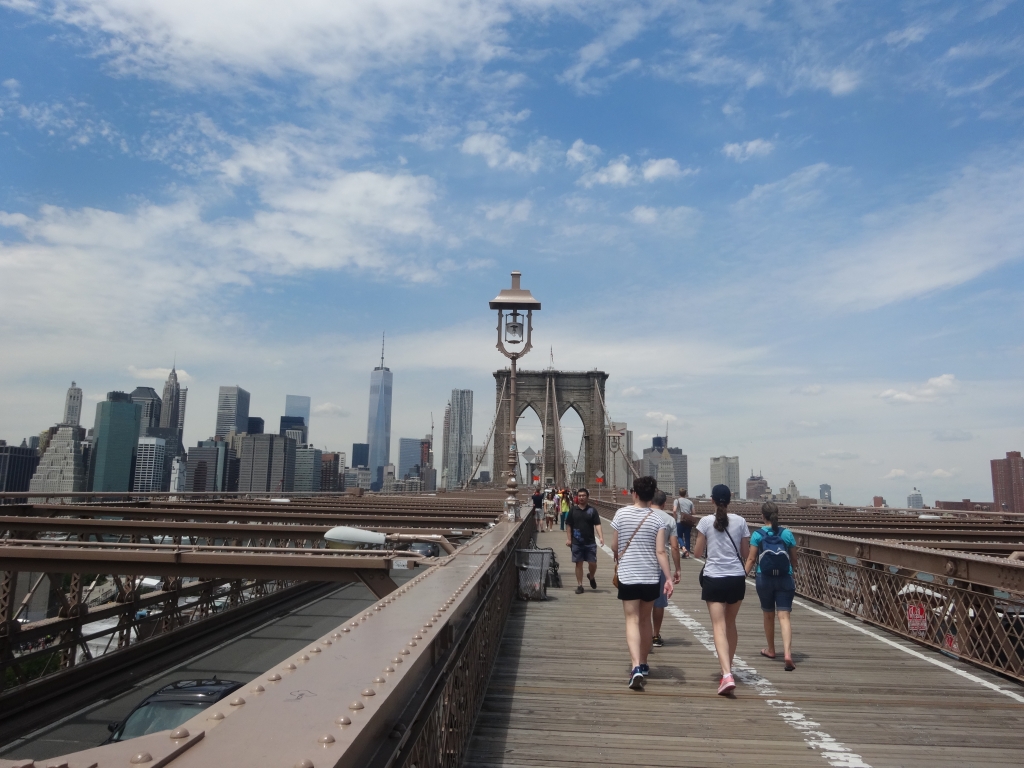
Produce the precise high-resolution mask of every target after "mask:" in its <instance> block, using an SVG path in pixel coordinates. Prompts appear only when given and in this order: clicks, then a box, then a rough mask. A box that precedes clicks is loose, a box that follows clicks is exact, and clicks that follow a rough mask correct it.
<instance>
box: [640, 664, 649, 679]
mask: <svg viewBox="0 0 1024 768" xmlns="http://www.w3.org/2000/svg"><path fill="white" fill-rule="evenodd" d="M640 674H642V675H643V676H644V677H647V676H648V675H649V674H651V668H650V667H649V666H647V665H646V664H641V665H640Z"/></svg>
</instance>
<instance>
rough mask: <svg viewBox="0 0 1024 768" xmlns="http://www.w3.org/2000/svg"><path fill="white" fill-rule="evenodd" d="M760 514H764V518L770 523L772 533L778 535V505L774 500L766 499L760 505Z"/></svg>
mask: <svg viewBox="0 0 1024 768" xmlns="http://www.w3.org/2000/svg"><path fill="white" fill-rule="evenodd" d="M761 514H762V515H764V519H765V520H767V521H768V522H769V523H771V526H772V533H774V534H775V535H778V533H779V505H778V504H776V503H775V502H774V501H766V502H765V503H764V504H762V505H761Z"/></svg>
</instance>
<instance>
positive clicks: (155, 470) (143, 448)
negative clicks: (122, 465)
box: [132, 437, 166, 493]
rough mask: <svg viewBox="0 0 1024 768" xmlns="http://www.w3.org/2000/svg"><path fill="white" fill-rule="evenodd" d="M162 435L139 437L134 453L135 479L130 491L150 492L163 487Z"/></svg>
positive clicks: (163, 445)
mask: <svg viewBox="0 0 1024 768" xmlns="http://www.w3.org/2000/svg"><path fill="white" fill-rule="evenodd" d="M165 450H166V442H165V441H164V439H163V438H162V437H140V438H139V447H138V450H137V452H136V455H135V480H134V481H133V482H132V491H134V492H135V493H150V492H152V491H162V490H163V489H164V452H165Z"/></svg>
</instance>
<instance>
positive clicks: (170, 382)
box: [157, 366, 188, 456]
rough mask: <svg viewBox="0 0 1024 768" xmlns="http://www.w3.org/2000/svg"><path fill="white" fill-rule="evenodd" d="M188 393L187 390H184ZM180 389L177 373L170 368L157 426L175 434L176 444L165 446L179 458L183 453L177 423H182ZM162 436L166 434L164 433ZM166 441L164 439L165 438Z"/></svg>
mask: <svg viewBox="0 0 1024 768" xmlns="http://www.w3.org/2000/svg"><path fill="white" fill-rule="evenodd" d="M184 391H186V392H187V391H188V390H184ZM181 393H182V389H181V386H180V385H179V384H178V371H177V370H176V368H175V366H171V372H170V373H169V374H167V381H165V382H164V394H163V397H162V398H161V403H162V407H161V411H160V423H159V424H158V425H157V426H159V427H160V428H161V429H164V430H174V431H175V433H177V438H178V444H175V445H172V444H171V443H168V444H167V450H168V451H173V453H174V455H175V456H179V455H181V454H182V453H184V451H183V446H181V445H180V443H181V430H180V427H181V425H180V424H179V423H178V422H179V421H180V422H181V423H182V424H183V423H184V416H185V414H184V402H183V399H182V396H181ZM163 434H167V433H166V432H165V433H163ZM165 440H166V438H165Z"/></svg>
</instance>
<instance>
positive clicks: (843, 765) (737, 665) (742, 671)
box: [601, 545, 871, 768]
mask: <svg viewBox="0 0 1024 768" xmlns="http://www.w3.org/2000/svg"><path fill="white" fill-rule="evenodd" d="M601 549H603V550H604V551H605V553H606V554H607V555H608V556H609V557H614V554H613V552H612V550H611V548H610V547H608V546H606V545H601ZM667 610H668V612H669V613H670V614H672V616H673V617H674V618H675V619H676V621H678V622H679V623H680V624H682V625H683V626H684V627H686V628H687V629H688V630H690V632H691V633H692V634H693V636H694V637H695V638H696V639H697V642H699V643H700V644H701V645H703V646H704V647H705V648H707V649H708V650H709V651H711V653H712V655H714V657H715V658H716V659H717V658H718V652H717V651H716V650H715V638H714V636H713V635H712V634H711V632H709V631H708V630H707V629H705V628H704V625H703V624H701V623H700V622H699V621H697V620H696V619H695V618H693V617H692V616H690V614H688V613H687V612H686V611H684V610H683V609H682V608H680V607H679V606H678V605H676V604H675V603H672V602H670V603H669V604H668V609H667ZM733 672H734V673H735V674H736V677H738V678H739V679H740V681H741V682H742V683H744V684H746V685H750V686H752V687H753V688H754V689H755V690H757V693H758V695H759V696H761V697H762V698H763V699H764V701H765V704H767V705H768V706H769V707H771V708H772V709H773V710H775V711H776V712H777V713H778V715H779V717H781V718H782V719H783V720H784V721H785V722H786V723H787V724H788V725H789V726H790V727H791V728H793V730H795V731H796V732H797V733H799V734H800V735H801V736H802V737H803V740H804V743H805V744H807V746H808V747H809V748H811V749H814V750H817V751H818V752H819V753H820V754H821V756H822V757H823V758H825V761H826V762H827V763H828V764H829V765H831V766H836V767H837V768H871V766H870V764H869V763H867V762H865V761H864V758H862V757H861V756H860V755H858V754H856V753H855V752H854V751H853V750H851V749H850V748H849V747H846V746H844V745H843V744H842V743H841V742H839V741H837V740H836V739H835V738H833V737H832V736H830V735H829V734H828V733H826V732H825V731H823V730H821V724H820V723H817V722H815V721H814V720H811V719H810V718H808V717H807V715H805V714H804V713H803V712H802V711H801V710H800V708H799V707H798V706H796V704H794V703H793V702H792V701H786V700H784V699H780V698H779V691H778V689H776V687H775V686H774V685H773V684H772V682H771V681H770V680H768V678H766V677H764V676H763V675H761V674H759V673H758V671H757V670H756V669H754V668H753V667H752V666H750V665H749V664H747V662H745V661H743V659H741V658H740V657H739V656H736V657H734V658H733Z"/></svg>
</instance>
